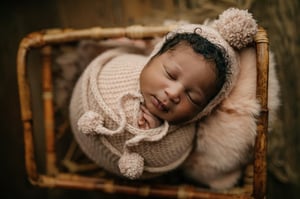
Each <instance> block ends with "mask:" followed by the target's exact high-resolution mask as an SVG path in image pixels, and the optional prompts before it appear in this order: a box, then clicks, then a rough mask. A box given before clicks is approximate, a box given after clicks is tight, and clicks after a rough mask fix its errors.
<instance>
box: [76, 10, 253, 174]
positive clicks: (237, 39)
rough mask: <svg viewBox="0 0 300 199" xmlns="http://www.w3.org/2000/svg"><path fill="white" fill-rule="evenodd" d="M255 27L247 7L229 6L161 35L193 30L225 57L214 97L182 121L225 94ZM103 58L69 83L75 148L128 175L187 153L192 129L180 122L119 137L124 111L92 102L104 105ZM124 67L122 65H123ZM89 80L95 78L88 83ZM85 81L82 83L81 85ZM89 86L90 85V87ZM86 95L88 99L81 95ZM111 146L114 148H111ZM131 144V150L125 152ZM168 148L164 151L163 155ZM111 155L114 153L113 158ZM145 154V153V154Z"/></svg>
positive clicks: (207, 110)
mask: <svg viewBox="0 0 300 199" xmlns="http://www.w3.org/2000/svg"><path fill="white" fill-rule="evenodd" d="M256 31H257V24H256V22H255V20H254V19H253V17H252V15H251V14H250V13H248V11H246V10H239V9H236V8H230V9H227V10H225V11H224V12H223V13H222V14H221V15H220V16H219V18H218V19H217V20H215V21H213V22H212V23H210V24H209V25H199V24H186V25H183V26H180V27H178V28H177V29H176V30H174V31H172V32H170V33H169V34H168V35H166V37H165V39H166V38H169V37H172V35H175V34H176V33H183V32H190V33H194V32H195V33H197V34H199V35H200V36H202V37H204V38H206V39H207V40H208V41H210V42H211V43H213V44H215V45H217V46H220V47H222V48H223V49H224V51H225V54H226V57H227V59H228V69H227V72H228V73H227V77H226V82H225V83H224V85H223V87H222V89H221V90H220V92H219V93H218V94H217V95H216V96H215V98H214V99H213V100H211V102H209V104H208V105H207V107H206V108H204V110H203V111H201V112H200V113H199V114H198V115H197V116H195V117H194V118H193V119H192V120H191V121H189V122H188V124H191V123H192V122H193V121H196V120H199V119H200V118H202V117H204V116H206V115H208V114H209V113H210V112H211V111H212V110H213V109H214V108H215V107H216V106H217V105H218V104H219V103H220V102H221V101H222V100H223V99H224V98H225V97H226V96H227V95H228V94H229V93H230V91H231V89H232V87H233V85H234V84H235V82H236V79H237V76H238V73H239V60H238V54H237V53H236V50H239V49H241V48H243V47H246V46H247V45H248V44H250V43H251V42H253V37H254V35H255V34H256ZM165 39H162V41H161V42H159V43H158V44H157V45H156V47H155V49H154V50H153V52H152V53H151V55H150V56H149V57H148V58H147V59H146V61H147V60H149V59H150V58H151V57H153V56H154V55H155V54H157V52H158V51H159V50H160V48H161V47H162V45H163V43H164V42H165ZM118 53H119V52H117V51H115V54H116V55H117V54H118ZM105 56H106V55H104V56H102V57H100V58H99V57H98V58H96V59H95V60H94V61H93V62H92V63H91V65H92V66H91V67H88V68H87V69H88V70H86V71H85V73H84V74H83V76H82V77H81V78H80V80H79V82H78V83H77V86H76V87H77V88H76V87H75V89H74V93H73V96H72V98H71V105H70V118H71V125H72V128H73V131H74V134H75V137H76V139H77V141H78V142H79V144H80V145H81V148H82V149H83V151H85V152H86V153H87V155H88V156H89V157H91V158H92V159H94V160H95V162H99V164H104V165H102V166H104V167H105V168H108V169H109V170H110V171H112V172H114V173H118V174H121V175H123V176H126V177H128V178H130V179H137V178H140V177H141V176H142V175H143V173H144V171H145V170H147V171H148V172H157V171H158V169H157V165H160V168H163V169H160V170H159V173H164V172H167V171H169V170H172V169H174V168H176V167H177V166H179V164H181V163H182V162H183V161H184V160H185V158H186V157H187V156H188V154H189V152H190V151H191V148H192V143H193V139H194V135H195V128H194V126H195V125H194V126H193V128H190V127H189V128H185V129H184V128H182V127H181V126H179V127H176V128H175V132H176V131H179V130H181V132H180V133H177V134H176V133H174V132H172V133H171V135H170V131H174V129H171V128H170V129H171V130H170V129H169V125H168V123H167V122H164V125H163V126H161V127H160V128H158V129H155V131H153V132H152V130H150V131H149V132H143V131H140V130H137V129H136V132H135V133H133V134H132V133H131V135H129V134H128V133H127V134H126V135H124V136H123V134H124V130H127V131H131V129H133V127H132V126H130V125H129V126H128V124H127V123H125V121H126V118H127V117H126V115H125V112H121V113H120V114H119V115H116V114H115V113H114V112H113V111H112V109H111V108H109V107H108V108H103V107H101V106H98V104H100V105H102V104H104V105H105V103H104V102H102V101H101V94H100V91H98V90H97V89H98V86H99V85H97V82H98V79H97V78H98V76H97V74H100V72H99V71H100V69H99V63H101V64H102V65H104V61H103V60H105V59H106V60H107V62H109V60H110V59H111V57H112V55H107V56H106V57H105ZM103 58H104V59H103ZM97 59H98V60H97ZM124 61H125V60H124ZM146 61H145V62H146ZM126 68H127V69H128V67H126ZM139 70H141V69H139ZM116 71H117V69H116ZM135 73H136V74H139V73H138V71H135ZM127 74H131V73H127ZM127 76H128V75H126V77H125V76H124V74H123V76H122V78H129V77H127ZM91 78H92V79H94V80H95V81H90V79H91ZM106 78H107V77H106ZM124 80H125V79H124ZM126 81H127V79H126ZM128 81H129V80H128ZM130 81H131V80H130ZM133 83H135V82H133ZM85 85H87V87H86V86H85ZM89 86H91V88H88V87H89ZM89 89H92V91H90V90H89ZM89 92H92V93H93V94H88V93H89ZM86 93H87V95H89V97H87V96H84V95H86ZM81 96H83V97H81ZM95 96H96V97H95ZM132 96H134V95H131V94H130V93H129V94H128V96H124V100H127V99H129V98H130V97H132ZM99 98H100V99H99ZM134 98H136V99H138V98H140V96H139V95H137V96H135V97H134ZM122 99H123V98H122ZM84 101H85V102H86V104H85V105H83V106H82V102H84ZM101 103H102V104H101ZM109 103H110V102H109ZM120 103H121V105H122V106H121V105H120V107H123V106H125V105H127V104H128V103H127V101H126V103H125V101H120ZM129 104H130V103H129ZM131 104H132V103H131ZM137 105H139V103H137ZM134 106H135V105H134ZM81 107H83V108H81ZM128 110H129V109H128ZM130 110H131V109H130ZM132 110H133V109H132ZM102 115H104V116H102ZM107 115H110V116H111V115H112V119H111V118H110V120H108V119H107V118H106V116H107ZM120 118H121V120H120ZM120 121H122V122H120ZM115 123H119V124H118V126H117V128H113V129H114V131H111V130H109V129H107V128H104V124H106V125H107V124H111V125H115ZM188 124H185V125H188ZM114 127H115V126H114ZM95 134H97V135H101V138H99V136H98V137H97V136H90V135H95ZM87 135H88V136H87ZM175 135H176V136H175ZM174 139H176V141H174ZM101 143H102V144H101ZM112 143H113V144H112ZM170 143H172V144H170ZM173 143H177V144H178V145H176V146H175V144H173ZM104 145H105V146H104ZM156 145H157V146H156ZM107 146H108V147H107ZM155 146H156V147H155ZM179 146H180V147H179ZM138 147H140V148H138ZM172 147H173V148H172ZM110 148H112V149H110ZM115 148H117V149H118V150H115ZM135 148H136V150H133V151H131V150H132V149H135ZM153 150H157V151H156V152H157V153H156V155H155V156H156V157H151V153H149V151H151V152H152V153H153ZM179 150H181V151H179ZM168 151H169V152H170V154H168ZM174 151H176V153H177V154H175V153H174ZM111 154H114V156H112V155H111ZM153 154H154V153H153ZM143 155H144V156H143ZM147 155H148V156H149V157H146V156H147ZM152 156H153V155H152ZM160 156H161V157H162V158H161V159H159V161H158V157H160ZM172 158H173V159H172ZM164 161H166V163H163V162H164ZM149 162H151V163H152V165H154V166H155V167H154V166H153V167H151V168H150V167H149V165H146V163H147V164H148V163H149ZM115 164H117V165H115ZM161 164H164V165H161ZM166 165H167V166H166ZM117 170H118V171H117Z"/></svg>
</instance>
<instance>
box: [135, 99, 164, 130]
mask: <svg viewBox="0 0 300 199" xmlns="http://www.w3.org/2000/svg"><path fill="white" fill-rule="evenodd" d="M161 123H162V121H161V120H160V119H159V118H157V117H155V116H154V115H152V114H151V113H150V112H149V111H148V109H147V108H146V107H145V106H143V105H141V111H140V115H139V120H138V125H139V128H141V129H145V130H147V129H150V128H156V127H158V126H160V125H161Z"/></svg>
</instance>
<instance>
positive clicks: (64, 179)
mask: <svg viewBox="0 0 300 199" xmlns="http://www.w3.org/2000/svg"><path fill="white" fill-rule="evenodd" d="M173 28H174V27H172V26H170V27H167V26H155V27H147V26H130V27H126V28H100V27H95V28H91V29H81V30H72V29H57V30H45V31H40V32H33V33H31V34H29V35H28V36H26V37H25V38H24V39H23V40H22V41H21V42H20V46H19V49H18V55H17V75H18V86H19V96H20V105H21V106H20V107H21V116H22V124H23V129H24V142H25V162H26V170H27V174H28V177H29V181H30V182H31V183H32V184H33V185H36V186H39V187H58V188H68V189H81V190H101V191H104V192H106V193H124V194H131V195H138V196H144V197H151V196H156V197H162V198H165V197H169V198H181V199H182V198H214V199H217V198H222V199H225V198H230V199H232V198H256V199H262V198H265V197H266V149H267V129H268V108H267V90H268V63H269V57H268V56H269V52H268V50H269V49H268V48H269V47H268V38H267V34H266V31H265V30H264V29H263V28H261V27H260V28H259V30H258V33H257V35H256V37H255V43H256V51H257V72H258V78H257V98H258V99H259V102H260V103H261V107H262V109H261V114H260V116H259V118H258V123H257V137H256V144H255V152H254V162H253V164H251V165H250V166H248V167H247V169H246V171H245V177H244V182H243V184H242V185H241V186H240V187H235V188H232V189H230V190H226V191H222V192H214V191H212V190H209V189H205V188H203V187H199V186H197V185H194V184H192V183H188V182H182V181H177V182H176V183H169V182H168V181H167V180H166V181H160V180H161V179H159V180H154V183H153V182H152V181H146V182H145V181H141V182H140V181H136V182H131V181H124V180H120V179H118V178H114V177H112V176H110V175H107V174H105V172H104V171H101V169H100V168H97V167H96V169H95V165H93V163H84V164H82V167H83V168H85V169H86V170H90V172H81V171H79V172H76V171H70V170H66V169H62V168H61V166H59V165H60V164H61V162H64V163H65V164H73V163H75V164H78V165H80V163H79V162H77V163H76V161H77V160H74V161H73V162H72V161H69V160H71V159H72V158H71V156H72V154H73V155H74V151H76V150H78V148H76V147H77V146H76V143H69V144H70V147H69V148H68V149H65V151H64V152H62V153H64V154H66V155H65V157H68V158H69V159H68V160H66V159H64V158H63V159H62V158H61V156H60V155H58V149H57V139H58V138H57V137H58V135H59V133H58V132H56V130H55V129H57V128H56V126H55V125H56V124H55V114H54V105H53V85H52V72H51V70H52V69H51V67H52V63H51V62H52V61H51V60H52V59H51V56H52V53H51V49H52V46H57V45H61V44H66V43H71V42H78V41H80V40H84V39H92V40H101V39H107V38H119V37H128V38H130V39H144V38H153V37H156V36H163V35H164V34H166V33H167V32H169V31H170V30H172V29H173ZM34 49H37V50H38V51H39V52H41V54H42V60H41V67H42V74H40V76H41V79H42V82H43V83H42V96H43V97H42V98H40V99H41V101H42V102H40V103H41V104H43V105H42V106H43V112H44V117H43V122H42V123H43V128H42V130H36V129H35V128H34V125H35V123H36V121H37V120H36V118H34V117H37V116H36V115H34V114H33V112H34V111H33V106H34V104H35V102H36V99H33V98H34V97H35V96H34V95H33V88H32V87H33V86H32V85H33V84H32V83H31V84H30V81H29V76H30V74H29V71H30V70H29V69H30V67H29V66H27V65H28V56H29V54H30V53H29V52H31V51H32V50H34ZM66 108H67V107H66ZM37 136H40V137H45V151H46V152H45V157H43V158H40V159H41V160H44V162H45V169H43V168H40V167H39V166H38V164H37V157H36V156H37V155H36V154H37V147H36V139H37ZM59 150H61V148H59ZM66 161H69V162H66ZM87 168H89V169H87ZM93 168H94V169H93ZM95 172H97V175H95ZM157 182H162V183H160V184H161V185H158V184H157Z"/></svg>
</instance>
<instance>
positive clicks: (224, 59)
mask: <svg viewBox="0 0 300 199" xmlns="http://www.w3.org/2000/svg"><path fill="white" fill-rule="evenodd" d="M197 30H198V28H196V29H195V30H194V32H193V33H176V34H174V35H172V36H171V37H167V39H166V41H165V42H164V44H163V46H162V47H161V48H160V50H159V51H158V52H157V54H156V55H155V56H157V55H161V54H163V53H164V52H166V51H168V50H172V49H175V47H176V46H177V45H178V44H180V43H182V42H186V43H187V44H188V45H190V46H191V47H192V48H193V50H194V52H196V53H199V54H201V55H203V56H204V58H205V59H206V60H208V61H212V62H214V63H215V64H216V69H217V90H218V91H219V90H220V89H221V88H222V86H223V84H224V83H225V81H226V78H227V73H228V70H227V66H228V56H227V54H226V53H225V49H224V48H223V47H222V46H218V45H215V44H213V43H211V42H210V41H208V40H207V39H206V38H204V37H202V36H200V35H199V34H197V33H196V31H197ZM200 30H201V29H200Z"/></svg>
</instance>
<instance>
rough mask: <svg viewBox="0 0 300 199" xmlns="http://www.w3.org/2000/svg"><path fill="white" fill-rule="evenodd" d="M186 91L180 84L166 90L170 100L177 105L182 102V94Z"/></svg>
mask: <svg viewBox="0 0 300 199" xmlns="http://www.w3.org/2000/svg"><path fill="white" fill-rule="evenodd" d="M183 91H184V87H183V86H182V84H180V83H173V84H172V85H171V86H169V87H168V88H167V89H166V93H167V95H168V97H169V98H170V100H171V101H172V102H174V103H176V104H178V103H179V102H180V100H181V95H182V92H183Z"/></svg>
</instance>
